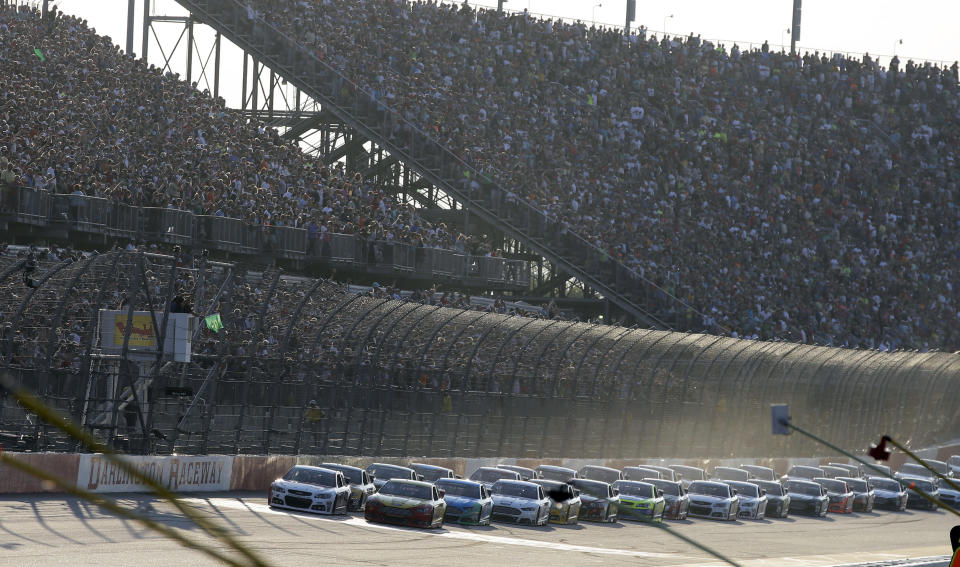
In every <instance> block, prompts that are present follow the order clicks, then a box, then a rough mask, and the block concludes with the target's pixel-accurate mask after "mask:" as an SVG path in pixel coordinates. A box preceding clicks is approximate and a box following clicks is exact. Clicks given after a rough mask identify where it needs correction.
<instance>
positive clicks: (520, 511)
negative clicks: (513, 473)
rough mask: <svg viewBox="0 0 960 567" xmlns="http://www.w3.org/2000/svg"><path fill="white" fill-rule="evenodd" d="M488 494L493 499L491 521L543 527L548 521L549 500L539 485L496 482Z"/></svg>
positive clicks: (507, 481) (509, 481) (520, 482)
mask: <svg viewBox="0 0 960 567" xmlns="http://www.w3.org/2000/svg"><path fill="white" fill-rule="evenodd" d="M517 476H519V475H517ZM490 492H491V496H492V497H493V519H494V520H495V521H497V522H512V523H515V524H526V525H531V526H545V525H547V522H549V521H550V504H551V503H550V499H549V498H547V496H546V495H545V494H544V493H543V488H542V487H541V486H540V485H539V484H534V483H532V482H525V481H522V480H498V481H496V482H494V483H493V488H492V489H491V490H490Z"/></svg>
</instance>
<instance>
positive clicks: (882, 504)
mask: <svg viewBox="0 0 960 567" xmlns="http://www.w3.org/2000/svg"><path fill="white" fill-rule="evenodd" d="M867 484H869V485H870V487H871V488H873V492H874V493H875V494H876V499H875V500H874V504H873V505H874V507H876V508H885V509H888V510H896V511H897V512H903V511H904V510H906V509H907V498H909V496H908V495H907V490H906V489H905V488H904V487H903V485H902V484H900V483H899V482H897V481H895V480H892V479H889V478H887V477H884V476H868V477H867Z"/></svg>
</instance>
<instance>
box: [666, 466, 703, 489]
mask: <svg viewBox="0 0 960 567" xmlns="http://www.w3.org/2000/svg"><path fill="white" fill-rule="evenodd" d="M667 468H668V469H670V470H672V471H673V472H675V473H677V474H680V475H682V477H681V478H680V479H679V480H680V482H681V483H682V484H683V487H684V488H690V483H691V482H693V481H695V480H707V472H706V471H704V470H703V469H701V468H699V467H690V466H687V465H667Z"/></svg>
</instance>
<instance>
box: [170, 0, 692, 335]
mask: <svg viewBox="0 0 960 567" xmlns="http://www.w3.org/2000/svg"><path fill="white" fill-rule="evenodd" d="M177 3H179V4H180V5H181V6H183V7H184V8H185V9H187V10H189V11H190V12H191V13H192V14H193V16H194V18H196V20H198V21H200V22H203V23H204V24H206V25H209V26H211V27H213V28H214V29H215V30H216V31H218V32H220V33H221V34H222V35H223V36H226V37H227V38H228V39H229V40H230V41H232V42H233V43H235V44H236V45H237V46H239V47H240V48H241V49H243V50H245V51H246V52H247V53H249V54H251V55H252V56H253V57H255V58H256V59H257V60H258V61H259V62H260V63H262V64H264V65H266V66H267V67H269V68H270V69H271V71H273V72H275V73H276V74H277V75H279V76H281V77H283V78H284V79H285V80H286V81H288V82H289V83H291V84H293V85H295V86H296V87H297V88H299V89H300V90H301V91H303V92H304V93H306V94H307V95H309V96H311V97H313V99H314V100H316V101H317V102H319V103H320V105H321V107H322V108H323V111H324V112H329V113H331V114H332V115H334V116H336V118H337V119H338V120H340V121H341V122H342V123H343V124H346V125H348V126H349V127H350V128H352V129H353V130H354V131H355V132H356V133H357V135H358V136H359V137H361V138H366V139H369V140H372V141H374V142H376V143H377V144H378V145H380V146H381V147H383V148H385V149H386V150H387V151H389V152H390V153H391V154H392V155H394V156H396V157H397V159H399V160H401V161H402V162H404V163H405V164H406V165H407V166H408V167H410V168H411V169H413V170H415V171H417V172H418V173H419V174H420V175H422V176H423V177H424V178H426V179H427V180H428V181H429V182H431V183H433V184H434V185H436V186H437V187H439V188H441V189H443V191H445V192H446V193H447V194H449V195H452V196H453V197H454V198H455V199H457V200H458V201H459V202H461V203H463V204H464V206H465V207H467V208H468V209H469V210H470V212H471V213H472V214H476V215H479V216H480V217H481V218H482V219H483V220H485V221H486V222H488V223H490V224H491V225H493V226H496V227H497V228H498V229H500V230H501V231H502V232H503V233H504V234H505V235H508V236H509V237H511V238H514V239H516V240H518V241H520V242H523V243H524V244H525V245H526V246H527V247H529V248H530V249H531V250H533V251H535V252H536V253H538V254H540V255H542V256H543V257H544V258H546V259H547V260H549V261H550V262H553V263H554V264H555V265H556V266H557V267H558V268H559V269H560V270H563V271H565V272H566V273H568V274H570V275H571V276H573V277H576V278H577V279H579V280H581V281H582V282H584V284H585V285H587V286H589V287H591V288H593V289H595V290H596V291H597V292H599V293H600V294H601V295H603V296H604V297H605V298H607V299H608V300H609V301H610V302H611V303H612V304H613V305H614V306H616V307H617V308H619V309H620V310H622V311H623V312H624V313H625V314H626V315H628V316H629V317H630V318H631V319H633V320H634V321H636V322H637V323H639V324H640V325H643V326H645V327H649V328H654V329H668V328H670V325H668V324H667V323H666V322H664V316H663V314H664V313H667V312H672V313H674V314H677V313H679V311H680V310H682V309H679V310H678V308H679V301H678V300H676V299H675V298H673V297H672V296H670V295H669V294H668V293H667V292H665V291H664V290H662V289H661V288H659V287H657V286H655V285H654V284H652V283H650V282H649V281H646V280H644V279H643V278H640V277H637V276H636V275H635V274H633V273H632V272H631V271H630V270H629V269H627V268H626V267H625V266H623V265H622V264H620V263H619V262H616V261H614V260H612V259H609V258H607V257H606V255H605V254H604V252H603V251H602V250H600V249H599V248H597V247H596V246H594V245H592V244H591V243H589V242H587V241H586V240H584V239H583V238H581V237H579V236H578V235H575V234H573V233H569V232H566V233H563V231H561V230H560V227H559V226H557V225H556V223H553V222H550V221H549V220H548V219H547V218H546V217H545V215H544V214H543V213H542V212H541V211H539V210H536V209H534V208H533V207H531V206H529V205H528V204H527V203H525V202H523V201H522V200H519V199H515V198H512V195H511V194H510V193H509V192H508V191H507V190H506V189H505V188H504V187H501V186H500V185H499V184H498V183H497V182H496V181H495V180H493V179H491V178H490V177H489V176H486V175H484V173H483V172H482V171H481V170H480V169H478V168H477V167H474V166H473V165H471V164H469V163H466V162H464V161H463V160H461V159H460V158H459V157H457V156H456V155H455V154H454V153H453V152H451V151H450V150H448V149H447V148H445V147H442V146H441V145H439V144H438V143H436V142H434V141H432V140H430V139H429V137H428V136H427V135H426V134H425V133H423V132H422V131H420V130H418V129H417V128H416V127H415V126H414V125H413V124H410V123H408V122H406V121H405V120H404V119H403V118H402V117H401V116H400V115H398V114H395V113H394V112H392V110H390V109H389V108H387V107H386V106H385V105H383V104H382V103H381V102H378V101H377V100H375V99H374V98H373V97H372V96H371V95H370V94H369V93H367V92H366V91H364V90H363V89H362V88H361V87H360V86H358V85H356V84H354V83H352V82H351V81H350V80H349V79H348V78H346V77H345V76H343V75H342V74H341V73H340V72H338V71H337V70H335V69H333V68H332V67H329V66H328V65H327V64H326V63H324V62H323V61H320V60H319V59H317V58H316V56H315V55H314V54H313V53H312V52H311V51H310V50H309V49H307V48H306V47H304V46H301V45H300V44H298V43H297V42H296V41H295V40H294V39H292V38H289V37H287V36H286V35H284V34H283V33H281V32H280V31H279V30H277V29H275V28H274V27H272V26H271V25H269V24H268V23H266V22H264V21H262V20H259V19H257V20H251V19H250V18H249V17H248V16H247V11H246V8H245V6H244V5H243V4H242V3H241V2H239V1H238V0H177ZM471 180H477V181H478V182H479V183H478V184H479V186H480V187H479V189H477V188H476V185H477V184H472V183H470V181H471ZM471 185H473V188H471ZM654 313H659V314H660V315H659V316H658V315H655V314H654Z"/></svg>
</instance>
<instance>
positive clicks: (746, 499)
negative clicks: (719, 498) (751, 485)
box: [740, 495, 767, 504]
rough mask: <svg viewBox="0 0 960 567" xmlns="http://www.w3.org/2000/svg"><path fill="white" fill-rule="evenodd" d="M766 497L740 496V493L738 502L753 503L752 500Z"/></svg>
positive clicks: (756, 500) (758, 500)
mask: <svg viewBox="0 0 960 567" xmlns="http://www.w3.org/2000/svg"><path fill="white" fill-rule="evenodd" d="M766 498H767V497H766V495H764V496H742V495H741V496H740V503H741V504H753V503H754V502H760V501H761V500H765V499H766Z"/></svg>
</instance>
